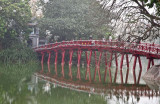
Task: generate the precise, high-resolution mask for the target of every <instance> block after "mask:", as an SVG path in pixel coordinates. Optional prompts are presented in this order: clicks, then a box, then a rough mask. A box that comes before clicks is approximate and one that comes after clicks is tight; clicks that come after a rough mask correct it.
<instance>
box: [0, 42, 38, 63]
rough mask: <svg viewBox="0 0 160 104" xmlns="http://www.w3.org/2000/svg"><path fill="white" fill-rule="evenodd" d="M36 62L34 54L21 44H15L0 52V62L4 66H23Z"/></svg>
mask: <svg viewBox="0 0 160 104" xmlns="http://www.w3.org/2000/svg"><path fill="white" fill-rule="evenodd" d="M36 60H37V56H36V53H35V52H34V51H33V50H32V49H31V48H29V47H27V46H25V45H24V44H22V43H15V44H13V45H11V47H10V48H7V49H4V50H2V51H1V52H0V61H1V62H2V63H4V64H10V63H13V64H23V63H28V62H29V61H36Z"/></svg>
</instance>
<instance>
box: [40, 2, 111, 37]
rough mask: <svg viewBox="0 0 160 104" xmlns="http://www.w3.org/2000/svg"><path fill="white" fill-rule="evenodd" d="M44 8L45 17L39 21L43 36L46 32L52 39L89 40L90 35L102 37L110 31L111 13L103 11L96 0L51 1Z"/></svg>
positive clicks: (43, 4)
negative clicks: (48, 32)
mask: <svg viewBox="0 0 160 104" xmlns="http://www.w3.org/2000/svg"><path fill="white" fill-rule="evenodd" d="M41 6H43V15H44V17H43V18H41V19H40V20H39V22H38V23H39V27H40V29H41V31H40V32H41V34H43V35H45V34H46V30H47V31H50V34H52V37H51V39H54V37H55V36H59V38H60V39H59V40H71V39H80V38H82V39H87V38H86V37H89V35H95V37H102V36H104V35H105V34H106V32H108V31H109V29H110V27H109V25H108V24H109V22H110V18H109V16H108V13H109V11H107V10H103V9H102V8H101V5H100V4H99V2H97V1H94V0H49V2H47V3H44V2H43V0H42V1H41Z"/></svg>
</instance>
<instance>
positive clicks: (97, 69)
mask: <svg viewBox="0 0 160 104" xmlns="http://www.w3.org/2000/svg"><path fill="white" fill-rule="evenodd" d="M101 57H102V52H100V54H99V59H98V63H97V58H96V52H95V64H96V68H95V72H94V81H96V72H97V71H98V77H99V81H100V82H101V74H100V61H101Z"/></svg>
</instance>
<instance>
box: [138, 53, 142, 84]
mask: <svg viewBox="0 0 160 104" xmlns="http://www.w3.org/2000/svg"><path fill="white" fill-rule="evenodd" d="M138 61H139V68H140V72H139V76H138V81H137V84H139V81H140V78H141V73H142V64H141V59H140V56H138Z"/></svg>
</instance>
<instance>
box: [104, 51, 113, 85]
mask: <svg viewBox="0 0 160 104" xmlns="http://www.w3.org/2000/svg"><path fill="white" fill-rule="evenodd" d="M105 56H107V55H105ZM112 56H113V52H111V55H110V60H109V65H108V67H107V60H106V69H105V73H104V82H106V76H107V69H108V70H109V80H110V83H112V75H111V65H112Z"/></svg>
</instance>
